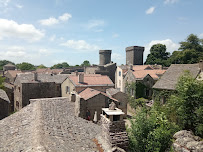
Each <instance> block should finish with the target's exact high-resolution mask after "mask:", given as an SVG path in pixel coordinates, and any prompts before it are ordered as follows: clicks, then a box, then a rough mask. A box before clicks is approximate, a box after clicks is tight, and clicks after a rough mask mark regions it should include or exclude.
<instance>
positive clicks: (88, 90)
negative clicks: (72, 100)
mask: <svg viewBox="0 0 203 152" xmlns="http://www.w3.org/2000/svg"><path fill="white" fill-rule="evenodd" d="M98 94H103V95H104V96H106V97H108V98H110V99H112V100H114V101H117V102H118V100H116V99H114V98H112V97H110V96H108V95H107V94H106V93H104V92H101V91H98V90H95V89H92V88H86V89H85V90H83V91H82V92H80V93H79V95H80V97H81V98H83V99H85V100H88V99H90V98H92V97H94V96H96V95H98Z"/></svg>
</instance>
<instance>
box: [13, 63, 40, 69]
mask: <svg viewBox="0 0 203 152" xmlns="http://www.w3.org/2000/svg"><path fill="white" fill-rule="evenodd" d="M16 66H17V68H18V69H20V70H35V69H36V68H35V66H34V65H33V64H31V63H28V62H22V63H19V64H16Z"/></svg>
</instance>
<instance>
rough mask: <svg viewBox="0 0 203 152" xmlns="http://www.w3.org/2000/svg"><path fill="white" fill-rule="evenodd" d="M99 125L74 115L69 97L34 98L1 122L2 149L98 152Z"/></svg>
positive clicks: (10, 150) (31, 151)
mask: <svg viewBox="0 0 203 152" xmlns="http://www.w3.org/2000/svg"><path fill="white" fill-rule="evenodd" d="M100 130H101V128H100V126H98V125H96V124H93V123H91V122H90V121H87V120H84V119H82V118H80V117H75V116H74V103H71V102H69V101H68V99H67V98H46V99H32V100H31V104H29V105H28V106H26V107H24V108H23V109H21V110H20V111H18V112H16V113H14V114H12V115H11V116H9V117H7V118H5V119H3V120H1V121H0V151H1V152H20V151H21V152H28V151H29V152H37V151H40V152H47V151H50V152H93V151H94V152H95V151H97V149H96V145H95V143H93V141H92V140H93V139H94V138H95V136H96V135H97V134H99V133H100Z"/></svg>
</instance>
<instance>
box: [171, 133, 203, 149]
mask: <svg viewBox="0 0 203 152" xmlns="http://www.w3.org/2000/svg"><path fill="white" fill-rule="evenodd" d="M173 138H174V139H175V141H174V142H173V145H172V147H173V149H174V151H175V152H203V140H202V139H201V138H200V137H198V136H195V135H194V134H193V133H192V132H191V131H187V130H181V131H179V132H177V133H175V134H174V135H173Z"/></svg>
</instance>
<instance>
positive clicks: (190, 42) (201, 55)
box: [169, 34, 203, 64]
mask: <svg viewBox="0 0 203 152" xmlns="http://www.w3.org/2000/svg"><path fill="white" fill-rule="evenodd" d="M179 50H180V51H174V52H173V54H172V55H171V57H170V59H169V62H171V63H175V64H189V63H197V62H199V60H200V59H203V40H202V39H199V38H198V37H197V36H196V35H194V34H190V35H189V36H188V37H187V39H186V41H182V42H180V48H179Z"/></svg>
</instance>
